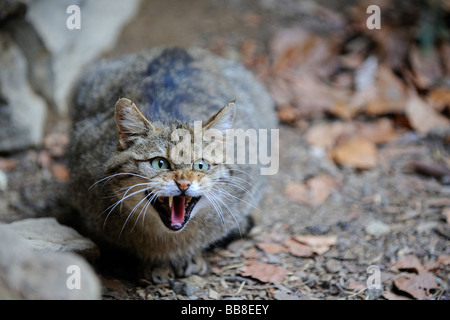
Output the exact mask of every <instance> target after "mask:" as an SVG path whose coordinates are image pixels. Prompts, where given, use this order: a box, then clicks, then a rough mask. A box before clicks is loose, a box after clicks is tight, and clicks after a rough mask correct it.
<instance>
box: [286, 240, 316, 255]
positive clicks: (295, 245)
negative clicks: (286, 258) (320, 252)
mask: <svg viewBox="0 0 450 320" xmlns="http://www.w3.org/2000/svg"><path fill="white" fill-rule="evenodd" d="M284 244H285V245H286V247H287V248H288V251H289V253H290V254H292V255H294V256H296V257H300V258H307V257H312V256H313V255H314V250H313V248H311V247H310V246H308V245H305V244H301V243H299V242H297V241H295V240H294V239H287V240H286V241H285V242H284Z"/></svg>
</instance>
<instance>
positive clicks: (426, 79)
mask: <svg viewBox="0 0 450 320" xmlns="http://www.w3.org/2000/svg"><path fill="white" fill-rule="evenodd" d="M409 60H410V61H411V64H412V69H413V70H414V81H415V82H416V84H417V85H418V86H419V87H420V88H423V89H425V88H429V87H431V86H432V85H433V84H434V83H436V82H437V80H438V79H440V78H441V77H442V67H441V65H440V59H439V56H438V52H437V50H436V49H434V48H430V50H422V49H420V48H419V47H417V46H413V47H411V48H410V50H409Z"/></svg>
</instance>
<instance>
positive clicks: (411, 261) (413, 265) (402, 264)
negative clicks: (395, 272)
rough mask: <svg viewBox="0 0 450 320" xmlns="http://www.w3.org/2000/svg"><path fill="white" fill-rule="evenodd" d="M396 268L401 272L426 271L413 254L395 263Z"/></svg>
mask: <svg viewBox="0 0 450 320" xmlns="http://www.w3.org/2000/svg"><path fill="white" fill-rule="evenodd" d="M395 267H396V268H397V269H399V270H406V271H414V272H416V273H421V272H423V271H425V269H424V267H423V266H422V264H421V263H420V261H419V259H418V258H417V257H416V256H415V255H413V254H409V255H406V256H403V257H401V258H400V259H399V260H398V261H397V262H396V263H395Z"/></svg>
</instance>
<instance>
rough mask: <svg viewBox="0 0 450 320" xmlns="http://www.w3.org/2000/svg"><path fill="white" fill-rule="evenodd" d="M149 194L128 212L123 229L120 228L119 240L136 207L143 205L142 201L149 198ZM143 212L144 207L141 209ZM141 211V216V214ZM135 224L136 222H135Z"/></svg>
mask: <svg viewBox="0 0 450 320" xmlns="http://www.w3.org/2000/svg"><path fill="white" fill-rule="evenodd" d="M145 190H147V189H144V191H145ZM148 196H149V195H146V196H145V197H144V198H142V200H141V201H139V202H138V203H137V204H136V205H135V206H134V208H133V210H131V212H130V213H129V214H128V216H127V219H126V220H125V222H124V224H123V226H122V229H121V230H120V233H119V237H118V238H117V240H119V239H120V236H121V235H122V232H123V230H124V229H125V226H126V225H127V223H128V221H129V220H130V218H131V217H132V216H133V215H134V212H135V211H136V209H137V208H138V207H139V206H140V205H141V203H142V202H143V201H145V200H146V199H147V197H148ZM141 212H142V209H141ZM141 212H140V213H139V216H140V214H141ZM139 216H138V217H137V218H136V221H137V220H138V219H139ZM135 224H136V223H135ZM133 228H134V227H133Z"/></svg>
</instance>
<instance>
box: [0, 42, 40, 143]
mask: <svg viewBox="0 0 450 320" xmlns="http://www.w3.org/2000/svg"><path fill="white" fill-rule="evenodd" d="M0 48H1V50H0V151H1V152H11V151H15V150H18V149H22V148H26V147H29V146H36V145H38V144H39V143H40V142H41V141H42V138H43V130H44V122H45V118H46V114H47V106H46V103H45V101H44V99H42V98H41V97H40V96H39V95H37V94H36V93H35V92H34V91H33V88H32V87H31V86H30V84H29V83H28V78H27V61H26V59H25V57H24V55H23V53H22V51H21V50H20V49H19V47H18V46H17V45H16V44H15V43H14V42H13V41H12V39H11V38H10V37H9V35H8V34H6V33H1V34H0Z"/></svg>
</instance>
